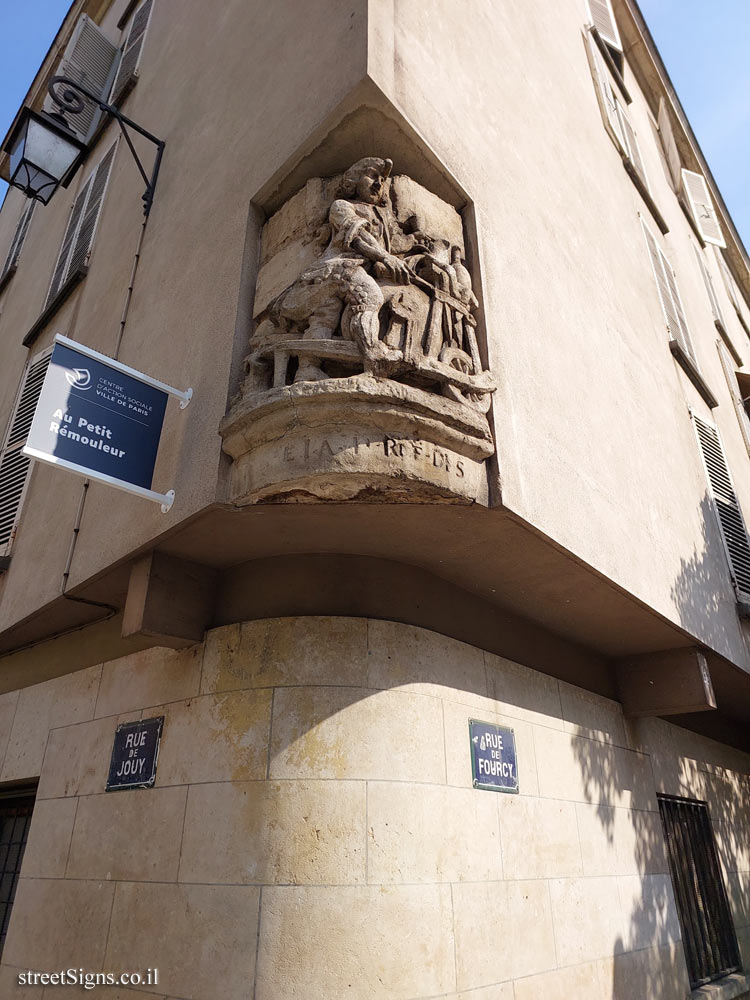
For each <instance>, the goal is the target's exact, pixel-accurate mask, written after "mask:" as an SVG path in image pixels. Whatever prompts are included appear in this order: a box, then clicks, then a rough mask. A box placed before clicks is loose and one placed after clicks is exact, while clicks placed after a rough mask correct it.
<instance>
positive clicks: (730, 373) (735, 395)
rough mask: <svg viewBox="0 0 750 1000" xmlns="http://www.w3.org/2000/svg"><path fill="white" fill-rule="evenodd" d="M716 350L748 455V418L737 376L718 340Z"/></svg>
mask: <svg viewBox="0 0 750 1000" xmlns="http://www.w3.org/2000/svg"><path fill="white" fill-rule="evenodd" d="M716 349H717V350H718V352H719V357H720V359H721V367H722V368H723V369H724V375H725V376H726V380H727V385H728V386H729V393H730V395H731V397H732V402H733V403H734V409H735V411H736V413H737V420H738V421H739V424H740V430H741V431H742V437H743V439H744V442H745V447H746V448H747V450H748V453H750V418H749V417H748V415H747V410H746V409H745V404H744V403H743V402H742V396H741V394H740V390H739V386H738V384H737V375H736V372H735V368H734V363H733V361H732V355H731V354H730V353H729V350H728V349H727V346H726V344H723V343H722V342H721V341H720V340H717V342H716Z"/></svg>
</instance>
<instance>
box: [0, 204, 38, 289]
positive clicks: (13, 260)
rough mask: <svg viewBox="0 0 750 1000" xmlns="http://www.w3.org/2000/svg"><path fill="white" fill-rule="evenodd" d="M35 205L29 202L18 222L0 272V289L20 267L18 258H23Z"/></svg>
mask: <svg viewBox="0 0 750 1000" xmlns="http://www.w3.org/2000/svg"><path fill="white" fill-rule="evenodd" d="M35 205H36V202H35V201H29V202H27V204H26V207H25V208H24V210H23V212H22V214H21V218H20V219H19V220H18V225H17V226H16V231H15V233H14V235H13V239H12V240H11V243H10V250H9V251H8V256H7V257H6V259H5V264H4V265H3V269H2V271H0V288H3V286H4V285H5V284H6V283H7V282H8V281H9V280H10V278H11V277H12V276H13V275H14V274H15V272H16V268H17V267H18V258H19V257H20V256H21V250H22V248H23V241H24V240H25V239H26V233H27V232H28V231H29V224H30V222H31V216H32V215H33V214H34V206H35Z"/></svg>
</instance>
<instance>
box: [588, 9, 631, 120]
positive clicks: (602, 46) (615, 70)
mask: <svg viewBox="0 0 750 1000" xmlns="http://www.w3.org/2000/svg"><path fill="white" fill-rule="evenodd" d="M591 35H592V37H593V39H594V41H595V42H596V44H597V46H598V47H599V51H600V52H601V54H602V58H603V59H604V61H605V63H606V64H607V68H608V69H609V71H610V73H611V74H612V77H613V79H614V81H615V83H616V84H617V86H618V87H619V90H620V93H621V94H622V96H623V97H624V98H625V103H626V104H632V103H633V98H632V97H631V96H630V91H629V90H628V88H627V87H626V86H625V81H624V79H623V77H622V73H621V72H620V67H619V66H618V65H617V63H616V62H615V61H614V59H613V58H612V53H611V52H610V51H609V45H607V43H606V42H605V41H604V39H603V38H602V36H601V35H600V34H599V32H598V31H597V30H596V28H595V27H594V26H593V25H592V27H591ZM623 58H624V57H623Z"/></svg>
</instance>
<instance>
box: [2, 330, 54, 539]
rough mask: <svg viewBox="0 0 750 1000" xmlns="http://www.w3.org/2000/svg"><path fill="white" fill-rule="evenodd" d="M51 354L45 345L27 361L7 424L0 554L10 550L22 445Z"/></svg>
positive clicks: (22, 478)
mask: <svg viewBox="0 0 750 1000" xmlns="http://www.w3.org/2000/svg"><path fill="white" fill-rule="evenodd" d="M51 356H52V349H51V348H49V349H47V350H45V351H43V352H42V353H41V354H38V355H37V356H36V357H35V358H33V359H32V360H31V361H30V362H29V365H28V367H27V368H26V372H25V373H24V377H23V379H22V380H21V386H20V389H19V392H18V396H17V397H16V403H15V406H14V407H13V413H12V414H11V418H10V422H9V425H8V432H7V435H6V439H5V443H4V445H3V451H2V457H0V555H7V554H8V552H9V551H10V546H11V544H12V542H13V536H14V534H15V528H16V525H17V523H18V512H19V509H20V506H21V503H22V501H23V495H24V491H25V489H26V480H27V477H28V471H29V465H30V464H31V463H30V459H29V458H28V457H27V456H26V455H24V453H23V451H22V448H23V446H24V444H25V442H26V438H27V436H28V433H29V429H30V427H31V421H32V420H33V418H34V410H35V409H36V404H37V402H38V400H39V394H40V393H41V391H42V385H43V383H44V376H45V375H46V374H47V368H48V367H49V361H50V357H51Z"/></svg>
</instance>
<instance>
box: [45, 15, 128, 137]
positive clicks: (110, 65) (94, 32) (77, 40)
mask: <svg viewBox="0 0 750 1000" xmlns="http://www.w3.org/2000/svg"><path fill="white" fill-rule="evenodd" d="M117 55H118V50H117V46H116V45H113V44H112V42H110V40H109V39H108V38H107V37H106V35H105V34H104V33H103V32H102V31H101V29H100V28H98V27H97V26H96V24H94V22H93V21H92V20H91V18H90V17H88V16H87V15H86V14H82V15H81V17H80V18H79V20H78V23H77V24H76V27H75V29H74V31H73V34H72V36H71V39H70V41H69V42H68V45H67V48H66V49H65V54H64V56H63V57H62V60H61V62H60V65H59V66H58V67H57V69H56V70H55V76H68V77H70V79H71V80H75V81H76V83H82V84H83V85H84V86H86V87H88V89H89V90H91V91H93V92H94V93H95V94H99V96H100V97H101V98H102V100H105V99H106V97H107V94H108V93H109V88H110V86H111V84H112V78H113V76H114V72H115V62H116V59H117ZM83 102H84V107H83V110H82V111H81V112H80V114H76V115H74V114H71V115H68V116H66V118H67V121H68V124H69V125H70V127H71V129H72V130H73V131H74V132H75V133H76V134H77V135H79V136H80V138H81V139H86V138H87V137H88V136H89V135H90V134H91V133H92V132H93V131H94V129H95V128H96V125H97V123H98V121H99V118H100V117H101V114H102V112H101V111H100V110H99V108H98V107H97V105H96V104H94V102H93V101H90V100H89V99H88V98H83ZM42 107H43V110H44V111H55V110H56V109H57V105H56V104H55V102H54V101H53V99H52V97H51V95H47V97H46V98H45V100H44V104H43V105H42Z"/></svg>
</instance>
